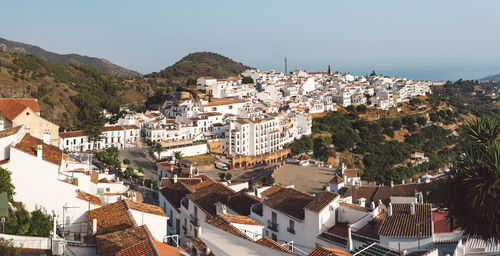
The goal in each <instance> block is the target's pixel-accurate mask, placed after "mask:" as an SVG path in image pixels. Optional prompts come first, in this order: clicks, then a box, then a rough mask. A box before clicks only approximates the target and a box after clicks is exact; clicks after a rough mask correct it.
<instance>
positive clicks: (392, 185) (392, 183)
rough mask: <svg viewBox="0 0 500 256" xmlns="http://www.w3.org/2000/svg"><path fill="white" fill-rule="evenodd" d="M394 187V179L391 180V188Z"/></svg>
mask: <svg viewBox="0 0 500 256" xmlns="http://www.w3.org/2000/svg"><path fill="white" fill-rule="evenodd" d="M393 187H394V181H392V180H391V188H393Z"/></svg>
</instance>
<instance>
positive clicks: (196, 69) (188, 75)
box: [147, 52, 250, 86]
mask: <svg viewBox="0 0 500 256" xmlns="http://www.w3.org/2000/svg"><path fill="white" fill-rule="evenodd" d="M249 68H250V67H248V66H245V65H243V64H241V63H239V62H236V61H234V60H232V59H230V58H228V57H225V56H222V55H220V54H217V53H213V52H195V53H191V54H189V55H187V56H186V57H184V58H182V59H181V60H179V61H178V62H177V63H175V64H174V65H172V66H170V67H167V68H165V69H163V70H161V71H160V72H153V73H152V74H149V75H147V77H149V78H161V79H167V80H170V82H171V83H174V84H175V85H179V86H183V85H186V84H187V82H188V80H190V79H191V81H192V79H197V78H199V77H201V76H213V77H216V78H226V77H229V76H234V75H239V74H241V72H243V71H245V70H246V69H249Z"/></svg>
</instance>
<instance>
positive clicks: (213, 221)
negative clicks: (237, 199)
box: [207, 216, 253, 241]
mask: <svg viewBox="0 0 500 256" xmlns="http://www.w3.org/2000/svg"><path fill="white" fill-rule="evenodd" d="M207 223H208V224H210V225H212V226H214V227H216V228H218V229H221V230H223V231H226V232H228V233H230V234H232V235H235V236H237V237H240V238H243V239H246V240H249V241H253V240H252V239H251V238H250V237H249V236H247V235H246V234H244V233H243V232H242V231H240V230H239V229H238V228H236V227H235V226H233V225H231V224H230V223H229V222H227V221H226V220H224V219H223V218H221V217H220V216H215V217H209V218H207Z"/></svg>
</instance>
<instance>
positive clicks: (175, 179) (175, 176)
mask: <svg viewBox="0 0 500 256" xmlns="http://www.w3.org/2000/svg"><path fill="white" fill-rule="evenodd" d="M174 183H177V174H174Z"/></svg>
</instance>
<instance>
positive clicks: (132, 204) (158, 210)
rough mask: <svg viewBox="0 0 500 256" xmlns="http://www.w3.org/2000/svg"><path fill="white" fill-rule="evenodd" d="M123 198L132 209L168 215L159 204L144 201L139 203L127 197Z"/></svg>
mask: <svg viewBox="0 0 500 256" xmlns="http://www.w3.org/2000/svg"><path fill="white" fill-rule="evenodd" d="M124 200H125V201H126V202H127V204H128V206H129V207H130V209H132V210H136V211H140V212H145V213H149V214H154V215H159V216H163V217H168V216H167V214H166V213H165V212H164V211H163V209H161V207H159V206H156V205H152V204H146V203H139V202H136V201H132V200H129V199H124Z"/></svg>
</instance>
